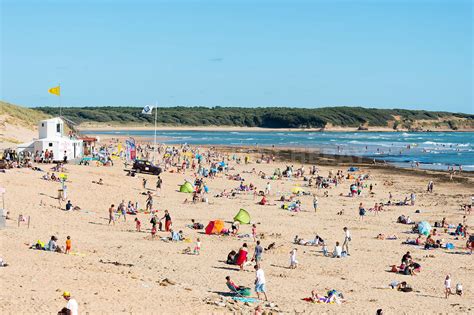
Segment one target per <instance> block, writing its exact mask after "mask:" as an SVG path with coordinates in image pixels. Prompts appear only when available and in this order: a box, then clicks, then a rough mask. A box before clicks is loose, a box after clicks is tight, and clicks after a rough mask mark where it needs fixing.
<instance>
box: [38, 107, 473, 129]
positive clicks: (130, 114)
mask: <svg viewBox="0 0 474 315" xmlns="http://www.w3.org/2000/svg"><path fill="white" fill-rule="evenodd" d="M36 109H37V110H39V111H41V112H44V113H46V114H49V115H58V108H57V107H38V108H36ZM141 111H142V108H139V107H111V106H104V107H66V108H64V107H63V108H62V114H63V116H64V117H66V118H68V119H70V120H72V121H74V122H75V123H77V124H81V123H119V124H126V125H144V124H145V125H149V124H153V122H154V113H153V115H144V114H142V113H141ZM157 111H158V112H157V123H158V124H159V125H169V126H238V127H262V128H324V127H325V126H327V125H328V124H331V125H332V126H341V127H358V126H362V125H364V126H368V127H370V126H383V127H386V126H389V123H390V122H391V125H392V126H393V127H394V129H395V128H397V127H403V128H410V125H411V123H412V122H414V121H419V120H437V119H440V118H441V119H442V118H453V119H457V118H465V119H468V120H474V115H469V114H461V113H448V112H433V111H424V110H406V109H376V108H363V107H323V108H314V109H309V108H287V107H257V108H243V107H181V106H179V107H158V108H157ZM394 117H397V119H396V120H395V118H394ZM452 124H453V125H455V122H452Z"/></svg>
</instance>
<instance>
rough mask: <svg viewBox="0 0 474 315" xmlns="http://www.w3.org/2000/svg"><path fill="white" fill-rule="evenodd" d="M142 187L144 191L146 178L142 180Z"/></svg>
mask: <svg viewBox="0 0 474 315" xmlns="http://www.w3.org/2000/svg"><path fill="white" fill-rule="evenodd" d="M142 187H143V189H146V178H143V182H142Z"/></svg>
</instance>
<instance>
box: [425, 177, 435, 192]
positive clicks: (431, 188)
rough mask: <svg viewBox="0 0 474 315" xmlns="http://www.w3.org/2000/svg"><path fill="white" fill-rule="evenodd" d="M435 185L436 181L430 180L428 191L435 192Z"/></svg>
mask: <svg viewBox="0 0 474 315" xmlns="http://www.w3.org/2000/svg"><path fill="white" fill-rule="evenodd" d="M433 187H434V183H433V181H432V180H430V182H429V183H428V188H427V189H426V191H428V192H430V193H432V192H433Z"/></svg>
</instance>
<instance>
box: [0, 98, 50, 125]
mask: <svg viewBox="0 0 474 315" xmlns="http://www.w3.org/2000/svg"><path fill="white" fill-rule="evenodd" d="M0 116H2V123H8V124H11V125H15V126H17V125H18V126H23V127H27V128H30V129H32V128H35V127H36V125H37V124H38V121H40V120H43V119H47V118H50V117H51V116H50V115H49V114H48V113H46V112H42V111H38V110H34V109H31V108H26V107H21V106H18V105H13V104H10V103H6V102H3V101H0Z"/></svg>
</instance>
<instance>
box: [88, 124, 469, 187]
mask: <svg viewBox="0 0 474 315" xmlns="http://www.w3.org/2000/svg"><path fill="white" fill-rule="evenodd" d="M174 130H176V129H174ZM365 132H367V131H365ZM369 132H370V131H369ZM84 135H88V136H93V135H96V134H93V133H84ZM96 136H99V138H100V139H101V140H103V141H107V140H110V139H112V138H115V139H120V140H124V139H126V138H128V136H127V135H123V134H119V135H115V134H99V135H96ZM133 137H134V138H137V139H140V141H143V142H153V137H151V136H148V135H134V136H133ZM166 139H168V138H166V137H162V136H161V137H157V141H158V143H159V142H160V141H164V140H166ZM193 145H194V146H199V147H204V148H210V147H215V148H220V149H225V150H227V151H231V150H240V151H247V152H253V153H258V152H260V153H263V152H265V153H267V154H268V153H271V152H280V153H281V152H285V155H287V156H288V155H290V156H291V155H295V154H296V155H300V156H301V155H302V154H308V155H309V156H311V159H315V160H317V161H319V162H318V163H321V162H322V163H326V164H322V165H332V166H336V165H339V164H341V161H342V163H345V162H347V161H350V163H352V165H360V166H371V167H377V168H387V167H390V168H393V169H395V170H404V171H428V172H433V173H436V174H443V175H448V174H449V173H448V171H447V170H440V169H430V168H420V169H413V168H409V167H402V166H397V165H395V164H391V163H392V162H386V161H385V160H383V159H377V158H376V159H375V161H376V162H377V164H374V163H373V161H374V159H373V158H367V157H363V156H357V155H344V154H340V155H338V154H329V153H322V152H321V151H319V150H318V149H304V148H302V147H301V146H289V145H285V146H275V147H272V146H270V145H260V144H259V145H258V146H255V145H249V146H242V145H225V144H214V145H211V144H193ZM336 160H337V161H339V162H334V161H336ZM329 161H331V162H329ZM446 165H447V164H446ZM463 173H464V174H473V175H474V171H469V170H463ZM455 176H458V175H455ZM468 177H470V176H468ZM455 178H456V177H455ZM472 180H474V177H473V179H472Z"/></svg>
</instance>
